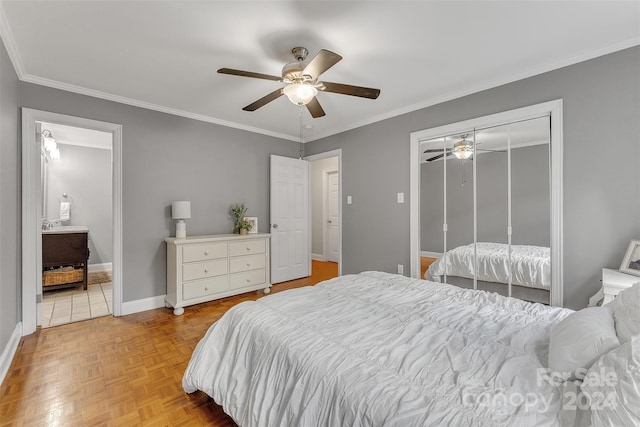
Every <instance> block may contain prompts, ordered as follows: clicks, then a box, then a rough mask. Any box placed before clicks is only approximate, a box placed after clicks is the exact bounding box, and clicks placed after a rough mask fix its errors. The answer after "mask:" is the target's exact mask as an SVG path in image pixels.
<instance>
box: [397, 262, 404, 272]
mask: <svg viewBox="0 0 640 427" xmlns="http://www.w3.org/2000/svg"><path fill="white" fill-rule="evenodd" d="M398 274H404V265H402V264H398Z"/></svg>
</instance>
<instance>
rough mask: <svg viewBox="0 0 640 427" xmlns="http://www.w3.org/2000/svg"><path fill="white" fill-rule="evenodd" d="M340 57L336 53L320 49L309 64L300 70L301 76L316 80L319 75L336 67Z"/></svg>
mask: <svg viewBox="0 0 640 427" xmlns="http://www.w3.org/2000/svg"><path fill="white" fill-rule="evenodd" d="M341 59H342V56H340V55H338V54H337V53H334V52H331V51H330V50H325V49H320V52H318V54H317V55H316V56H314V57H313V59H312V60H311V62H309V63H308V64H307V66H306V67H304V70H302V75H305V74H306V75H308V76H311V78H312V79H313V80H315V79H317V78H318V77H319V76H320V74H322V73H324V72H325V71H327V70H328V69H329V68H331V67H333V66H334V65H336V64H337V63H338V62H340V60H341Z"/></svg>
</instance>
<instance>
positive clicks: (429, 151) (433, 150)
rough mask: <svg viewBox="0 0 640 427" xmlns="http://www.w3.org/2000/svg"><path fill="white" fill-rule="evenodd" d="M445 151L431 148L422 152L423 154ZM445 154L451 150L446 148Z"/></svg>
mask: <svg viewBox="0 0 640 427" xmlns="http://www.w3.org/2000/svg"><path fill="white" fill-rule="evenodd" d="M444 151H445V150H443V149H442V148H433V149H431V150H424V151H423V153H442V152H444ZM446 151H447V152H450V151H451V148H447V149H446Z"/></svg>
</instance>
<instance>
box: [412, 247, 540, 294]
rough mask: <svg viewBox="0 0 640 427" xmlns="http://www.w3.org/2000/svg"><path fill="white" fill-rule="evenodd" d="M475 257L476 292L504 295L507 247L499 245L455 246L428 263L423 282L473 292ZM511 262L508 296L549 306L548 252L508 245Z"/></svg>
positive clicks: (507, 269)
mask: <svg viewBox="0 0 640 427" xmlns="http://www.w3.org/2000/svg"><path fill="white" fill-rule="evenodd" d="M476 253H477V271H478V278H477V280H478V289H481V290H486V291H489V292H497V293H499V294H501V295H507V294H508V289H507V286H505V285H507V284H508V282H509V246H508V245H507V244H503V243H494V242H477V244H476V246H475V248H474V244H473V243H470V244H468V245H464V246H458V247H456V248H454V249H452V250H450V251H447V252H446V253H445V254H444V255H442V256H441V257H440V258H438V259H437V260H436V261H435V262H434V263H432V264H431V265H430V266H429V268H428V269H427V271H426V272H425V275H424V278H425V279H427V280H432V281H434V282H445V281H446V282H447V283H449V284H452V285H456V286H460V287H464V288H473V277H474V271H475V270H476V268H475V263H474V256H475V254H476ZM511 261H512V270H511V274H512V280H511V284H512V294H511V296H513V297H515V298H520V299H524V300H526V301H532V302H540V303H545V304H549V289H550V288H551V256H550V249H549V248H548V247H542V246H532V245H511ZM445 272H446V279H445Z"/></svg>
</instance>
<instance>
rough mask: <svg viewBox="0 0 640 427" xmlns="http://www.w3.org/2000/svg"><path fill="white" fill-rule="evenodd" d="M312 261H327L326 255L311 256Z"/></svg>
mask: <svg viewBox="0 0 640 427" xmlns="http://www.w3.org/2000/svg"><path fill="white" fill-rule="evenodd" d="M311 259H313V260H316V261H326V260H327V259H326V258H325V257H324V255H320V254H313V253H312V254H311Z"/></svg>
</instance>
